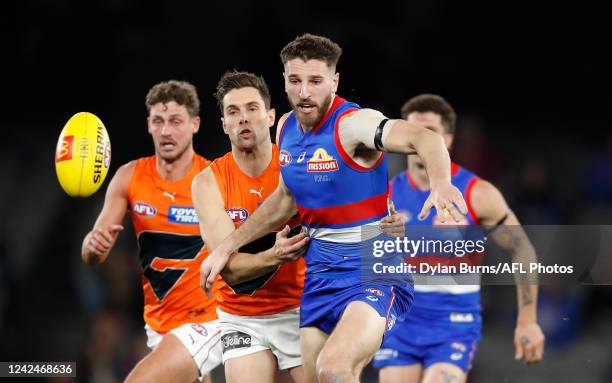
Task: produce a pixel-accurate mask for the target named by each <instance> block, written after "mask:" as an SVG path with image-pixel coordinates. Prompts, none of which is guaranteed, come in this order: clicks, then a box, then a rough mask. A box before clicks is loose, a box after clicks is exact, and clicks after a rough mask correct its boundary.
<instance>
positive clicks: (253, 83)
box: [214, 70, 272, 114]
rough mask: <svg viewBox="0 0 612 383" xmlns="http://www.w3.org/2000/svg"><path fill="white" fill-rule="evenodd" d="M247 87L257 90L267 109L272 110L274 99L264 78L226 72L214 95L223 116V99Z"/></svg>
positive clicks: (251, 74) (243, 73)
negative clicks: (231, 92)
mask: <svg viewBox="0 0 612 383" xmlns="http://www.w3.org/2000/svg"><path fill="white" fill-rule="evenodd" d="M247 87H251V88H255V89H257V91H258V92H259V95H260V96H261V98H262V99H263V102H264V104H265V106H266V109H267V110H269V109H270V104H271V103H272V98H271V97H270V91H269V90H268V85H267V84H266V80H264V78H263V77H262V76H257V75H255V74H253V73H249V72H239V71H237V70H233V71H228V72H225V74H224V75H223V77H221V79H220V80H219V83H218V84H217V91H216V92H215V94H214V96H215V98H216V99H217V105H219V110H221V114H223V97H225V95H226V94H228V93H229V92H230V91H232V90H234V89H240V88H247Z"/></svg>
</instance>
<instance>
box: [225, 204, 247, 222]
mask: <svg viewBox="0 0 612 383" xmlns="http://www.w3.org/2000/svg"><path fill="white" fill-rule="evenodd" d="M225 211H227V215H229V217H230V218H231V220H232V222H234V223H239V222H244V221H245V220H246V219H247V218H248V216H249V212H248V211H247V209H245V208H243V207H230V208H229V209H225Z"/></svg>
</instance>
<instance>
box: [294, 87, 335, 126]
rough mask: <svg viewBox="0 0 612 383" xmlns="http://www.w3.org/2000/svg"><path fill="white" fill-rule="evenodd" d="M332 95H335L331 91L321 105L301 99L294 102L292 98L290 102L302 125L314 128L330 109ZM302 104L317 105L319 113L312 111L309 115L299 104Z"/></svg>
mask: <svg viewBox="0 0 612 383" xmlns="http://www.w3.org/2000/svg"><path fill="white" fill-rule="evenodd" d="M332 97H333V95H332V94H331V93H330V94H328V95H327V97H325V100H323V102H322V103H321V105H318V104H315V103H313V102H305V101H302V100H299V101H298V102H297V103H293V102H292V101H291V99H289V103H290V104H291V108H292V109H293V113H295V116H296V117H297V119H298V121H299V122H300V124H301V125H302V126H306V127H309V128H314V126H315V125H317V124H318V123H319V122H320V121H321V119H323V117H324V116H325V113H327V110H328V109H329V107H330V105H331V103H332ZM302 104H309V105H315V107H316V108H317V113H311V114H308V115H305V114H303V113H302V112H301V111H300V109H299V106H300V105H302Z"/></svg>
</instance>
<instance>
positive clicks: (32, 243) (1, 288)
mask: <svg viewBox="0 0 612 383" xmlns="http://www.w3.org/2000/svg"><path fill="white" fill-rule="evenodd" d="M3 8H4V11H3V12H2V15H0V21H1V22H0V31H1V32H2V36H3V37H4V39H3V55H2V56H3V58H2V61H3V62H4V64H5V65H3V67H4V68H5V69H4V76H3V83H4V87H3V88H4V91H3V92H2V102H1V110H2V135H3V137H2V138H3V139H2V150H1V151H0V172H1V173H0V174H2V177H3V181H2V183H1V187H0V201H1V202H0V203H1V206H2V213H3V214H2V215H3V219H2V221H0V361H36V360H40V361H42V360H49V361H50V360H57V361H59V360H75V361H78V363H79V364H78V370H79V379H78V380H79V381H82V382H88V381H90V382H113V381H119V380H120V379H121V378H123V377H124V376H125V375H126V374H127V372H129V370H130V369H131V367H132V366H133V365H134V363H135V362H136V361H138V360H139V359H140V357H141V356H142V354H143V353H144V352H146V349H145V346H144V331H143V330H142V319H141V312H142V296H141V291H140V282H139V274H138V273H139V271H138V261H137V257H136V253H135V240H134V238H133V233H132V231H131V227H130V225H129V224H128V226H127V227H130V229H129V230H126V232H124V233H123V234H122V236H121V240H120V241H119V243H118V245H117V246H116V248H115V250H114V252H113V254H112V255H111V257H110V258H109V260H108V262H107V263H106V264H105V265H103V266H100V267H97V268H87V267H85V266H84V265H82V264H81V262H80V259H79V248H80V243H81V240H82V237H83V235H84V234H85V233H86V232H87V231H88V230H89V229H90V228H91V226H92V224H93V221H94V219H95V216H96V214H97V212H98V211H99V209H100V207H101V203H102V198H103V193H104V190H105V187H106V185H108V180H107V181H106V182H105V185H104V186H103V190H101V191H100V192H98V193H97V194H96V195H94V196H93V197H91V198H89V199H71V198H69V197H67V196H66V195H65V194H63V192H62V191H61V189H60V187H59V185H58V183H57V182H56V180H55V174H54V165H53V155H54V149H55V141H56V139H57V135H58V134H59V132H60V130H61V128H62V126H63V124H64V123H65V121H67V119H68V118H69V117H70V116H72V115H73V114H74V113H76V112H79V111H83V110H86V111H90V112H93V113H96V114H97V115H98V116H99V117H100V118H101V119H102V120H103V121H104V122H105V124H106V126H107V128H108V131H109V134H110V137H111V140H112V144H113V157H112V166H111V172H110V173H109V177H110V176H111V175H112V174H113V173H114V171H115V170H116V169H117V167H118V166H119V165H120V164H122V163H125V162H127V161H129V160H131V159H134V158H137V157H140V156H144V155H149V154H151V153H152V145H151V139H150V137H149V136H148V135H147V133H146V124H145V116H146V110H145V107H144V96H145V94H146V92H147V90H148V89H149V87H151V86H152V85H153V84H155V83H156V82H158V81H161V80H167V79H171V78H176V79H184V80H189V81H191V82H193V83H194V84H195V85H196V86H197V87H198V90H199V94H200V98H201V101H202V111H201V115H202V118H203V124H202V125H203V126H202V127H203V128H202V129H201V130H200V133H199V134H198V135H197V136H196V137H195V147H196V149H197V150H198V152H200V153H201V154H203V155H205V156H206V157H208V158H211V159H212V158H215V157H217V156H219V155H221V154H223V153H224V152H225V151H227V150H228V147H229V146H228V143H227V140H226V139H225V137H224V135H223V134H222V131H221V128H220V124H219V113H218V110H217V108H216V106H215V104H214V100H213V97H212V93H213V91H214V86H215V84H216V82H217V80H218V79H219V77H220V76H221V75H222V73H223V72H224V71H226V70H228V69H233V68H238V69H243V70H249V71H254V72H256V73H261V74H263V75H264V77H265V78H266V80H267V81H268V83H269V85H270V89H271V93H272V97H273V104H274V105H275V106H276V107H277V110H278V112H279V113H281V112H284V111H286V110H287V108H288V106H287V102H286V99H285V96H284V93H283V86H282V77H281V73H282V67H281V63H280V60H279V57H278V53H279V51H280V49H281V48H282V46H284V44H285V43H287V42H288V41H290V40H291V39H293V38H294V37H295V36H297V35H298V34H301V33H304V32H312V33H319V34H324V35H327V36H329V37H331V38H332V39H334V40H336V41H337V42H339V43H340V45H341V46H342V47H343V49H344V54H343V57H342V59H341V61H340V65H339V71H340V73H341V81H340V91H339V94H340V95H342V96H343V97H345V98H347V99H350V100H352V101H356V102H358V103H359V104H361V105H364V106H368V107H372V108H376V109H379V110H381V111H383V112H384V113H385V114H386V115H388V116H398V114H399V108H400V106H401V105H402V103H403V102H404V101H405V100H406V99H407V98H409V97H411V96H413V95H416V94H418V93H422V92H433V93H438V94H441V95H443V96H444V97H446V98H447V99H448V100H449V101H450V102H451V103H452V104H453V105H454V106H455V108H456V110H457V111H458V114H459V123H458V132H457V137H456V141H457V142H456V145H455V147H456V148H455V150H454V151H453V158H454V159H455V160H456V161H457V162H459V163H461V164H463V165H465V166H466V167H468V168H470V169H472V170H475V171H476V172H477V173H479V174H480V175H481V176H483V177H485V178H487V179H489V180H491V181H492V182H493V183H494V184H496V185H497V186H498V187H499V188H500V189H501V190H502V191H503V193H504V194H505V196H506V197H507V199H508V201H509V203H510V205H511V206H512V208H513V209H514V210H515V212H516V213H517V215H518V216H519V218H520V219H521V220H522V221H523V223H526V224H585V223H590V224H609V223H610V221H611V219H612V204H611V201H612V125H611V122H612V112H611V110H612V109H611V108H610V105H611V103H612V88H611V85H612V79H611V77H610V69H609V68H610V67H611V65H610V59H609V58H607V55H606V53H605V51H606V50H609V49H610V46H611V44H610V36H611V33H610V32H611V30H610V27H609V26H608V25H609V20H608V17H607V16H606V15H607V14H608V13H606V12H605V11H604V5H603V4H601V5H596V4H587V3H585V2H581V3H580V5H578V4H576V5H574V4H571V3H568V2H560V3H559V4H556V5H554V6H544V5H541V6H537V5H534V4H529V5H528V4H518V3H516V2H504V3H499V2H492V3H491V4H472V5H466V4H460V3H459V2H442V1H428V2H398V3H394V4H387V3H386V2H372V3H368V4H367V6H365V7H364V6H355V5H353V4H348V3H346V4H345V3H331V2H328V3H325V4H317V3H313V2H307V1H291V2H285V3H283V4H282V5H266V4H257V3H255V2H243V1H233V2H231V3H228V2H196V1H185V0H177V1H173V2H164V1H151V2H145V1H138V0H125V1H121V0H97V1H88V2H79V1H69V0H55V1H51V0H49V1H33V0H23V1H20V2H11V3H8V4H6V5H3ZM403 166H404V161H403V159H401V158H399V157H396V158H395V159H394V161H392V167H391V169H390V171H391V175H394V174H395V173H397V172H398V171H399V170H401V168H402V167H403ZM514 302H515V294H514V289H513V288H512V287H510V286H488V287H485V288H484V289H483V307H484V323H485V324H484V330H483V335H484V340H483V341H482V343H481V345H480V349H479V353H478V354H477V357H476V361H475V366H474V370H473V372H472V374H471V378H470V380H469V381H470V382H492V381H500V382H501V381H503V382H535V381H537V382H575V381H580V382H585V383H588V382H610V381H612V364H611V363H610V361H611V360H612V346H611V345H612V326H610V323H612V322H611V319H612V309H611V306H612V289H611V288H610V286H586V285H582V286H579V285H576V286H573V287H570V288H568V287H559V286H552V285H547V286H543V287H542V288H541V294H540V308H539V317H540V321H541V324H542V326H543V328H544V331H545V333H546V335H547V341H548V344H547V350H546V356H545V360H544V361H543V362H542V363H541V364H540V365H539V366H537V367H531V368H525V367H524V366H522V365H521V364H520V363H518V362H515V361H514V360H513V352H514V349H513V344H512V333H513V328H514V318H515V311H514V310H515V303H514ZM374 376H375V375H373V371H372V370H369V369H368V370H366V372H365V375H364V381H372V382H374V381H376V380H375V378H373V377H374ZM219 381H220V380H217V381H216V382H219Z"/></svg>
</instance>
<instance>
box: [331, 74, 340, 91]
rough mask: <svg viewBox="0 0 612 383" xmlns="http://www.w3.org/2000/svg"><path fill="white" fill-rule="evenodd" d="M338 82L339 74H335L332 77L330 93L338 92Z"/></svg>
mask: <svg viewBox="0 0 612 383" xmlns="http://www.w3.org/2000/svg"><path fill="white" fill-rule="evenodd" d="M339 82H340V73H338V72H336V73H335V74H334V76H333V77H332V92H334V93H336V92H338V83H339Z"/></svg>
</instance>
